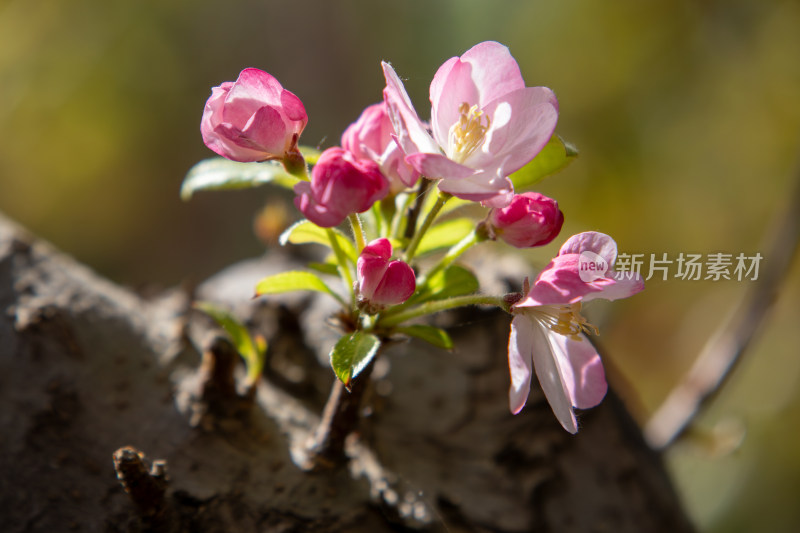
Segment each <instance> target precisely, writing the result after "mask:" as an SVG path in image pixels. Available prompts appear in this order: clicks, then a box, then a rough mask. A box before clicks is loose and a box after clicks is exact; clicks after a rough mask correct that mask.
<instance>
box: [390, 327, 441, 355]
mask: <svg viewBox="0 0 800 533" xmlns="http://www.w3.org/2000/svg"><path fill="white" fill-rule="evenodd" d="M396 331H398V332H400V333H405V334H406V335H410V336H411V337H416V338H418V339H422V340H424V341H426V342H429V343H431V344H433V345H434V346H436V347H437V348H444V349H445V350H452V349H453V339H451V338H450V335H448V334H447V332H446V331H445V330H443V329H441V328H435V327H433V326H426V325H423V324H415V325H413V326H404V327H401V328H396Z"/></svg>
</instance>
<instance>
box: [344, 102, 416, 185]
mask: <svg viewBox="0 0 800 533" xmlns="http://www.w3.org/2000/svg"><path fill="white" fill-rule="evenodd" d="M393 135H394V129H393V128H392V122H391V121H390V120H389V114H388V113H387V110H386V104H385V103H384V102H381V103H379V104H373V105H371V106H369V107H367V108H366V109H365V110H364V111H363V112H362V113H361V116H359V117H358V120H356V121H355V122H353V123H352V124H350V126H348V128H347V129H346V130H345V131H344V133H343V134H342V148H344V149H345V150H349V151H350V152H352V153H353V154H354V155H355V156H356V157H358V158H361V159H370V160H372V161H375V162H376V163H378V165H380V167H381V172H383V175H384V176H386V177H387V178H389V183H390V184H391V187H392V190H393V191H395V192H398V191H401V190H403V189H405V188H407V187H413V186H414V184H415V183H416V182H417V180H418V179H419V172H417V171H416V170H415V169H414V167H412V166H411V165H409V164H408V163H406V161H405V157H406V154H405V153H403V151H402V150H401V149H400V147H399V146H397V143H396V142H395V141H394V139H393V138H392V136H393Z"/></svg>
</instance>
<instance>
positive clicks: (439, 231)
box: [417, 218, 476, 255]
mask: <svg viewBox="0 0 800 533" xmlns="http://www.w3.org/2000/svg"><path fill="white" fill-rule="evenodd" d="M475 226H476V224H475V221H474V220H472V219H471V218H454V219H452V220H447V221H445V222H442V223H440V224H436V225H435V226H433V227H431V228H430V229H429V230H428V231H427V233H425V235H424V236H423V237H422V241H420V243H419V248H417V255H424V254H428V253H431V252H435V251H437V250H442V249H446V248H450V247H451V246H453V245H454V244H456V243H457V242H459V241H460V240H461V239H463V238H464V237H466V236H467V235H469V232H470V231H472V230H473V229H475Z"/></svg>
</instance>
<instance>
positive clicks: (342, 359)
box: [331, 331, 381, 389]
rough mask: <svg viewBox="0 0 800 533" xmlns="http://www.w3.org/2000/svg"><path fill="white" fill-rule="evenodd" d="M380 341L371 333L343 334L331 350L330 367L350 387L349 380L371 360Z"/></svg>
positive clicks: (376, 351)
mask: <svg viewBox="0 0 800 533" xmlns="http://www.w3.org/2000/svg"><path fill="white" fill-rule="evenodd" d="M380 346H381V341H380V340H378V337H376V336H375V335H372V334H371V333H364V332H363V331H356V332H355V333H352V334H351V335H345V336H344V337H342V338H341V339H339V342H337V343H336V346H334V347H333V350H331V367H333V371H334V373H335V374H336V377H338V378H339V380H340V381H341V382H342V383H344V386H345V387H347V388H348V389H349V388H350V382H351V381H352V379H353V378H354V377H356V376H357V375H358V374H359V373H361V371H362V370H364V368H365V367H366V366H367V365H368V364H369V362H370V361H372V358H373V357H375V354H376V353H378V348H380Z"/></svg>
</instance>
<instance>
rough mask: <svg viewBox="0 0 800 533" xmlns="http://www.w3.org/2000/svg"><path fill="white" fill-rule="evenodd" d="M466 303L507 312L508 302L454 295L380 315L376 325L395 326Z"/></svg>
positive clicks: (490, 298)
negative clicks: (383, 315) (394, 312)
mask: <svg viewBox="0 0 800 533" xmlns="http://www.w3.org/2000/svg"><path fill="white" fill-rule="evenodd" d="M467 305H493V306H495V307H500V308H501V309H503V310H504V311H506V312H508V304H507V303H506V302H505V300H504V299H503V297H502V296H486V295H484V294H469V295H467V296H455V297H453V298H447V299H445V300H435V301H433V302H426V303H424V304H422V305H420V306H418V307H414V308H413V309H409V310H408V311H403V312H400V313H397V314H395V315H390V316H385V317H381V319H380V320H379V321H378V324H377V326H380V327H391V326H396V325H398V324H401V323H403V322H405V321H406V320H411V319H412V318H417V317H420V316H425V315H431V314H433V313H438V312H439V311H446V310H448V309H455V308H456V307H465V306H467Z"/></svg>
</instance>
